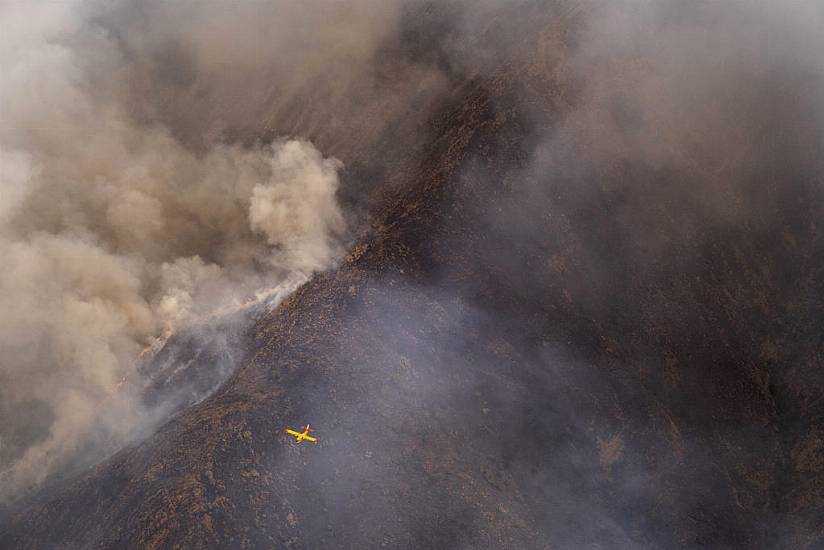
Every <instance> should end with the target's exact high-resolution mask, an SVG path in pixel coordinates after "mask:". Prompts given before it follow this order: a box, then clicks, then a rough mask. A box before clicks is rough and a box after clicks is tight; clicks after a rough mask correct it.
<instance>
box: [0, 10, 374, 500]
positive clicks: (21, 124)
mask: <svg viewBox="0 0 824 550" xmlns="http://www.w3.org/2000/svg"><path fill="white" fill-rule="evenodd" d="M369 4H372V7H373V8H377V9H375V10H374V11H373V12H369V13H371V14H372V15H371V16H370V17H371V20H370V23H369V24H370V27H371V28H381V25H379V24H378V25H376V24H374V23H375V21H374V20H375V19H376V18H380V17H384V16H385V15H386V13H388V12H387V11H386V10H382V9H380V8H379V7H377V6H376V5H375V4H374V3H372V2H361V3H358V5H359V6H360V7H364V6H367V5H369ZM332 6H333V4H332V3H330V4H329V5H327V6H326V8H327V9H326V10H321V12H322V13H326V15H329V12H330V10H332ZM367 7H368V6H367ZM356 8H357V6H356ZM336 9H337V11H340V9H339V8H336ZM262 11H267V12H268V13H267V15H268V17H266V18H263V19H265V20H266V21H269V22H272V21H274V22H276V23H277V24H276V28H271V27H269V28H264V27H262V26H261V25H260V24H259V23H256V21H257V20H258V18H260V17H261V15H262V14H261V13H260V12H262ZM308 13H310V12H308V11H307V10H296V9H295V8H294V7H293V6H292V5H291V3H290V2H274V3H271V5H267V6H263V5H259V4H258V3H248V4H243V5H235V4H230V3H223V2H216V3H191V2H180V3H173V4H158V3H152V2H134V3H119V2H116V3H113V4H104V3H102V2H95V1H83V0H74V1H65V2H48V3H34V4H29V3H28V2H16V1H12V2H5V3H2V4H0V27H1V28H3V33H2V36H0V64H2V66H3V68H4V70H3V74H2V76H0V258H2V262H3V269H2V270H0V500H4V499H13V498H16V497H18V496H20V495H22V494H25V493H26V492H27V491H28V490H30V489H32V488H34V487H36V486H37V485H38V484H40V483H42V481H43V480H44V479H46V478H47V477H48V476H50V475H53V474H55V473H57V474H59V472H60V471H61V468H63V467H64V466H65V465H66V464H67V463H68V462H70V461H72V460H77V458H76V455H77V454H78V452H79V451H80V449H78V447H79V446H80V445H82V444H83V442H84V441H88V439H89V432H90V431H101V432H103V433H97V432H96V435H95V437H96V438H97V439H99V440H103V441H106V442H107V443H108V444H110V446H109V447H108V448H116V446H117V445H118V444H122V443H123V442H125V441H127V440H128V439H129V438H130V437H133V436H134V433H135V431H136V430H137V429H138V428H140V427H141V426H143V427H145V425H146V423H147V422H148V421H147V419H148V418H151V417H152V411H147V410H144V409H143V408H142V406H141V405H139V404H138V403H139V402H140V401H139V399H138V396H137V393H136V390H135V389H134V388H132V387H131V386H130V384H129V383H128V380H129V376H130V372H133V369H134V361H135V358H136V357H137V356H138V354H139V353H140V352H141V350H143V349H144V348H146V347H147V346H151V345H153V343H156V342H158V339H162V338H163V337H165V336H168V335H169V334H170V333H171V332H172V331H174V330H178V329H180V328H181V327H186V326H188V325H190V324H191V323H192V322H195V321H197V320H199V319H203V318H206V317H208V316H210V315H214V314H216V313H219V312H220V311H223V310H225V309H227V308H230V309H231V308H232V307H236V306H237V305H238V304H241V303H243V302H245V301H248V300H249V299H251V298H254V297H255V296H258V297H260V296H266V297H270V296H275V297H282V296H283V294H284V292H285V291H288V290H290V289H293V288H294V286H296V285H297V284H299V283H300V282H302V281H304V280H305V279H306V278H307V277H309V276H310V275H311V274H312V273H313V272H316V271H318V270H322V269H324V268H326V267H329V266H330V265H332V264H333V263H334V262H335V260H336V259H337V258H338V257H339V256H340V254H341V252H342V242H341V239H342V237H343V236H344V234H345V232H346V224H345V222H344V217H343V215H342V212H341V209H340V208H339V206H338V203H337V200H336V190H337V188H338V171H339V170H340V169H341V167H342V163H341V162H340V161H338V160H336V159H334V158H326V157H324V155H323V154H322V153H321V152H319V151H318V150H317V149H316V148H315V147H314V146H313V145H312V143H310V142H309V141H305V140H300V139H276V140H274V142H271V143H266V142H261V141H257V140H259V139H260V135H262V132H263V130H264V129H265V128H263V127H264V126H266V124H267V123H269V122H270V121H268V120H266V119H265V117H264V114H265V113H266V112H267V109H268V110H272V109H274V110H275V111H277V109H278V108H279V105H282V103H283V101H282V100H283V98H289V99H294V97H295V96H296V95H297V94H299V93H301V92H302V88H301V87H302V86H303V85H304V83H305V81H306V78H307V74H296V73H295V72H294V71H293V70H292V69H294V68H296V67H302V70H303V71H304V73H306V72H307V71H308V72H310V73H312V75H317V74H320V73H322V72H323V68H324V67H325V66H327V64H328V63H329V60H328V59H326V58H325V57H324V55H327V56H331V57H332V59H334V60H336V61H340V60H342V59H343V60H346V62H347V67H349V68H353V67H357V65H358V63H359V60H361V59H367V58H368V56H369V47H368V46H369V44H370V43H371V38H370V37H364V36H362V35H359V34H357V33H354V34H352V35H351V36H350V35H346V36H343V35H340V34H338V35H334V34H333V33H331V34H330V33H326V34H324V33H318V34H317V36H318V38H308V39H307V38H303V39H301V38H300V37H299V36H298V34H296V33H297V29H303V30H301V31H300V33H303V32H304V30H305V29H306V26H307V24H308V23H313V24H315V25H316V27H317V28H319V29H322V27H323V25H328V23H326V19H325V18H324V17H315V20H313V21H304V20H303V19H301V18H306V17H308V15H307V14H308ZM336 13H337V12H336ZM341 13H343V12H341ZM363 13H365V12H363V11H361V10H359V9H353V10H352V14H351V15H346V14H345V13H344V14H343V15H341V16H340V17H342V18H343V19H344V20H346V19H347V17H351V18H352V21H356V20H357V17H359V16H361V15H363ZM273 15H276V16H277V17H273ZM296 19H300V20H301V21H300V22H301V24H300V25H297V24H295V22H296ZM310 19H312V18H311V17H310ZM182 22H185V23H186V24H185V25H184V24H181V23H182ZM344 27H345V25H344ZM350 30H351V29H350ZM301 40H302V41H303V42H304V43H306V42H311V41H313V40H314V41H321V42H322V43H321V44H320V45H318V44H314V45H313V46H312V47H307V48H305V50H306V51H308V52H310V53H302V54H301V53H294V50H295V49H298V50H300V47H301V45H302V44H301ZM170 44H172V45H173V46H170ZM158 45H159V46H158ZM303 45H305V44H303ZM333 45H334V48H333V47H332V46H333ZM287 46H288V47H287ZM290 48H291V49H292V50H291V51H290ZM169 51H173V52H176V55H178V56H180V60H178V61H175V62H174V63H171V64H170V65H169V66H168V67H167V66H166V65H165V61H164V59H165V58H163V59H161V60H160V61H158V59H159V58H162V56H163V55H166V54H167V53H168V52H169ZM301 51H303V50H301ZM332 52H334V55H333V54H332ZM159 56H160V57H159ZM338 65H340V64H338ZM164 70H168V71H172V73H171V74H170V75H169V74H165V75H164V74H161V73H163V71H164ZM159 74H160V76H158V75H159ZM353 74H357V72H356V71H355V72H354V73H353ZM167 77H168V78H167ZM330 78H332V77H331V75H330ZM181 79H183V80H186V79H188V83H187V85H186V86H184V85H178V84H177V83H178V81H180V80H181ZM273 86H275V87H276V89H273ZM255 130H257V131H258V134H259V135H255V132H254V131H255ZM232 132H239V133H243V132H246V134H244V135H239V136H237V137H238V138H239V139H234V140H233V139H231V138H232V136H231V135H230V134H232ZM124 380H125V381H126V383H125V384H124ZM101 454H102V451H101V453H98V455H94V453H92V457H91V458H92V459H99V458H102V456H101Z"/></svg>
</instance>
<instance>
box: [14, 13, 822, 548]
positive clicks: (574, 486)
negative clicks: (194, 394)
mask: <svg viewBox="0 0 824 550" xmlns="http://www.w3.org/2000/svg"><path fill="white" fill-rule="evenodd" d="M528 4H529V3H528ZM529 5H530V6H532V4H529ZM535 5H536V6H540V3H535ZM532 9H536V10H537V9H538V8H536V7H534V6H533V7H532ZM525 13H526V15H525V16H524V19H523V20H519V21H520V22H522V23H524V25H526V21H528V22H529V25H527V26H526V27H525V29H526V30H525V31H524V32H523V35H522V36H519V39H518V40H517V41H513V43H512V44H511V48H510V49H508V50H506V52H504V53H503V54H501V55H502V57H501V58H500V59H498V58H496V59H493V60H489V61H488V60H483V61H484V63H483V64H481V63H480V62H479V61H477V60H473V62H472V63H471V64H469V66H470V67H474V68H475V70H469V69H466V68H461V69H459V68H458V67H457V66H455V65H452V66H449V67H448V68H447V69H445V70H444V74H445V75H447V76H445V77H444V80H443V81H441V86H442V87H440V88H438V93H437V94H435V93H434V92H433V95H432V96H431V98H432V100H431V103H428V104H427V105H428V106H429V107H428V108H427V109H426V110H423V111H421V112H418V113H417V116H419V117H420V118H419V119H415V121H413V122H415V125H416V128H417V130H416V132H419V133H416V134H415V135H416V138H415V140H414V141H413V142H409V143H412V144H413V145H414V146H415V147H414V148H412V147H408V146H407V143H404V142H402V141H401V142H400V143H399V142H396V141H393V140H392V139H389V137H391V136H392V135H393V132H394V131H398V132H400V133H401V135H405V136H409V135H410V133H409V132H410V130H409V128H408V127H407V126H405V125H408V124H410V122H409V120H410V119H409V117H410V116H412V115H411V114H410V113H409V112H405V111H403V112H401V113H400V114H397V115H393V117H396V118H394V119H393V120H396V122H394V123H391V124H388V125H386V126H385V128H388V129H387V130H385V133H383V134H381V135H382V136H388V137H386V140H385V141H384V140H383V139H382V138H380V137H375V138H374V139H368V140H367V139H366V138H364V141H363V142H361V143H360V144H359V146H362V149H357V148H356V147H355V146H354V145H351V144H349V146H351V147H352V149H351V150H350V151H351V152H350V153H347V152H346V150H345V148H346V146H347V144H342V145H341V146H340V147H341V149H339V150H337V151H335V150H334V144H333V143H332V142H331V141H330V142H329V143H328V144H325V143H324V139H326V138H325V137H324V135H318V136H310V137H314V138H315V139H316V140H317V141H318V142H319V145H320V146H321V148H322V149H323V148H324V145H328V147H330V148H331V149H332V152H333V153H335V154H338V155H339V156H341V158H343V160H344V161H345V162H347V164H348V165H349V166H350V169H349V170H350V171H349V172H346V173H345V174H344V179H345V181H349V182H353V181H355V180H358V179H362V180H363V181H361V183H353V185H363V186H366V187H368V188H369V189H368V191H367V190H365V189H360V191H359V192H357V193H356V192H354V191H353V190H352V188H350V191H351V192H352V196H351V197H350V198H351V200H352V204H353V205H354V204H355V203H357V207H355V206H353V210H358V209H361V210H360V211H361V212H368V213H369V216H370V218H369V219H370V220H371V223H370V224H369V226H368V227H367V228H365V229H364V230H363V231H362V233H361V236H360V238H359V240H357V242H355V243H354V244H353V245H352V248H351V251H350V253H349V255H348V257H347V258H346V259H345V261H343V262H342V263H341V265H340V266H339V267H337V268H335V269H332V270H329V271H327V272H324V273H321V274H319V275H318V276H316V277H315V278H314V279H312V280H311V281H310V282H308V283H306V284H305V285H303V286H302V287H301V288H300V289H298V290H297V291H296V292H295V293H294V294H293V295H292V296H290V297H289V298H288V299H287V300H286V301H284V302H283V303H282V304H281V305H280V306H279V307H277V308H276V309H274V310H272V311H268V312H265V313H264V314H262V315H261V316H259V317H258V318H257V319H256V320H255V321H254V323H253V324H252V325H251V327H250V328H249V332H248V334H246V335H244V337H243V339H241V340H239V341H243V342H245V344H244V346H247V347H246V348H245V349H243V350H242V353H241V355H242V357H243V359H242V360H241V361H240V363H239V364H240V366H239V367H238V369H237V370H236V371H235V372H234V374H233V375H232V376H231V377H230V378H229V379H228V381H226V382H225V383H224V384H223V385H222V386H221V387H220V388H219V389H218V390H217V391H216V392H215V393H214V394H213V395H211V396H210V397H208V398H207V399H205V400H203V401H202V402H200V403H198V404H196V405H193V406H191V407H189V408H187V409H185V410H183V411H182V412H181V413H180V414H179V415H178V416H176V417H175V418H173V419H172V420H171V421H170V422H169V423H168V424H166V425H165V426H163V427H162V428H161V429H160V430H159V431H158V432H157V433H155V434H154V435H152V436H151V437H149V438H148V439H146V440H145V441H142V442H140V443H138V444H135V445H133V446H131V447H129V448H127V449H124V450H123V451H121V452H119V453H118V454H117V455H115V456H114V457H112V458H111V459H109V460H107V461H105V462H103V463H101V464H99V465H97V466H96V467H95V468H93V469H92V470H91V471H88V472H86V473H84V474H82V475H80V476H79V477H77V478H75V479H71V480H68V481H66V482H64V483H62V484H61V485H59V486H55V487H51V488H49V489H48V490H47V491H45V492H43V493H41V494H40V495H38V496H36V497H35V498H34V499H33V501H32V502H31V503H29V505H28V507H27V509H25V510H22V511H20V512H18V513H16V514H14V515H13V517H12V518H11V519H10V520H9V522H8V526H7V527H6V528H5V529H0V547H3V548H6V547H8V548H44V547H54V548H75V547H76V548H86V547H90V548H130V547H140V548H202V547H215V548H218V547H222V548H232V547H251V548H272V547H275V548H281V547H284V548H319V549H321V548H377V547H388V548H410V549H412V548H512V549H518V548H772V547H776V548H816V547H819V546H820V545H824V522H823V520H822V518H823V517H824V515H822V513H821V512H822V500H821V496H822V491H824V469H822V464H824V462H822V457H824V454H822V453H824V439H822V434H823V433H824V427H822V425H821V418H822V417H824V416H822V415H823V414H824V410H822V406H824V405H822V404H824V400H823V399H822V396H824V394H823V393H822V383H821V375H820V370H821V368H822V365H821V360H822V353H821V350H822V349H824V347H823V346H824V341H822V336H821V330H820V327H821V310H822V305H824V304H822V296H824V288H822V284H824V283H822V281H824V277H822V273H821V269H822V266H823V265H824V264H822V262H821V257H822V236H824V235H823V234H822V229H821V227H820V220H821V219H822V214H824V200H823V196H822V194H821V190H820V183H821V175H822V174H824V167H823V166H822V160H821V158H819V152H820V151H821V150H822V146H824V139H822V137H824V136H822V134H821V130H820V125H819V124H818V120H817V119H815V117H814V116H813V113H814V112H815V111H814V106H815V98H817V97H820V95H819V94H820V93H821V91H822V88H821V83H820V81H814V82H813V81H812V80H809V79H805V78H801V77H798V78H794V76H795V74H796V73H794V72H793V67H789V66H782V70H784V71H785V72H784V73H781V72H778V73H777V74H776V73H775V72H773V73H770V74H766V73H763V72H760V71H754V70H750V67H749V66H744V68H742V69H741V70H740V71H739V72H733V74H731V75H730V74H729V73H730V71H729V67H728V66H723V67H722V65H723V63H720V62H719V64H718V65H716V64H715V60H713V59H711V57H710V56H707V55H705V53H706V51H705V50H704V49H703V46H701V47H699V46H696V48H695V49H694V50H690V49H689V48H687V50H688V51H687V52H686V53H683V52H681V51H679V54H678V56H680V55H683V56H684V57H683V58H679V59H681V61H683V65H682V66H683V67H685V69H684V70H685V71H686V72H687V73H688V74H686V75H684V74H682V72H681V71H680V70H676V71H674V72H673V71H672V70H671V69H670V68H669V67H668V66H663V67H662V65H661V64H659V63H658V61H660V60H658V59H657V58H656V56H654V55H652V56H651V55H645V54H639V53H638V52H637V51H635V50H632V49H631V48H628V49H625V50H616V51H614V52H612V51H610V52H607V53H605V54H599V55H597V56H587V55H583V54H582V53H581V50H586V47H585V46H582V45H581V43H582V41H583V40H584V38H585V37H587V36H589V35H588V34H586V33H584V32H583V31H581V29H580V28H579V26H580V25H582V24H583V23H582V19H581V18H582V17H583V16H582V14H581V13H580V12H579V11H577V10H576V9H565V10H559V11H556V12H552V13H548V12H547V14H545V15H544V16H543V17H537V16H533V14H531V12H525ZM536 13H543V12H540V10H539V11H538V12H536ZM424 14H429V16H430V17H431V16H432V13H431V12H428V11H424ZM436 14H437V15H442V12H436ZM692 16H694V14H688V15H686V16H684V17H685V18H686V19H689V18H690V17H692ZM420 17H424V16H420ZM423 20H424V21H429V22H431V20H430V19H426V18H425V17H424V19H423ZM698 21H699V22H704V20H703V19H701V18H699V19H698ZM679 23H683V22H681V21H679ZM648 24H649V25H650V27H651V28H652V29H657V28H658V27H657V26H656V25H658V24H662V23H661V22H660V21H659V20H655V21H654V22H652V23H649V22H648ZM764 25H767V28H770V27H769V24H768V23H764ZM502 26H503V27H504V28H503V29H497V28H494V27H484V31H483V32H484V33H487V34H483V33H481V35H480V36H482V37H483V36H495V33H496V32H510V30H511V29H508V28H507V24H506V23H502ZM413 27H414V26H413ZM722 27H723V26H722ZM425 28H431V25H429V24H427V25H425ZM648 31H649V29H647V28H646V27H641V28H640V30H639V31H638V32H639V33H640V34H641V35H643V34H644V32H648ZM579 32H580V33H581V34H579ZM649 32H652V31H649ZM448 34H449V33H448V32H445V33H444V34H439V35H438V36H440V37H441V38H443V36H444V35H448ZM652 34H655V33H652ZM410 37H412V38H410ZM582 37H583V38H582ZM406 39H407V40H413V41H416V40H424V38H421V37H420V35H418V34H415V33H414V32H413V33H412V34H410V35H407V38H406ZM447 42H448V41H447ZM416 43H417V42H416ZM443 43H445V42H438V43H435V42H433V44H432V45H431V49H426V48H424V50H426V51H428V52H429V54H428V55H430V56H432V57H429V58H426V56H424V58H426V62H427V63H430V62H433V63H435V64H437V63H442V60H440V59H438V58H437V55H435V54H436V53H437V52H438V51H439V48H440V47H441V46H442V45H443ZM451 47H455V46H454V44H453V45H452V46H451ZM405 48H406V49H405V50H404V51H406V52H407V54H408V55H412V54H411V53H409V51H410V49H409V46H408V44H407V45H406V46H405ZM412 50H413V53H414V49H412ZM416 55H417V54H416ZM420 55H423V54H420ZM678 56H676V57H678ZM573 59H574V60H575V61H574V62H573ZM433 60H434V61H433ZM502 60H503V61H502ZM487 61H488V64H487ZM480 66H483V67H484V70H483V71H480V70H477V67H480ZM773 68H774V67H773ZM687 69H690V70H692V71H693V72H690V71H689V70H687ZM707 74H709V75H711V76H712V78H709V77H707V79H706V85H705V86H701V87H697V88H693V87H691V84H690V83H694V82H695V81H694V80H692V79H693V78H699V77H705V76H706V75H707ZM782 77H783V78H782ZM731 82H732V83H731ZM670 86H677V87H678V90H682V91H683V90H685V91H684V93H683V94H681V93H680V92H679V93H675V92H672V89H671V88H670ZM638 98H641V99H638ZM283 116H284V115H283V114H280V115H279V117H280V118H282V117H283ZM376 116H378V115H376ZM381 116H382V115H381ZM280 118H278V119H280ZM390 118H391V117H390ZM381 120H382V124H383V122H385V121H384V120H383V119H381ZM292 122H294V124H295V125H296V127H299V126H300V124H301V122H300V121H291V120H287V123H289V124H291V123H292ZM382 127H383V126H382ZM393 129H394V130H393ZM310 133H311V132H310ZM330 139H331V138H330ZM355 149H357V150H355ZM407 151H409V152H410V155H409V156H406V152H407ZM639 151H640V152H639ZM411 153H414V154H411ZM347 155H349V156H347ZM396 164H397V165H398V166H401V167H402V168H399V169H398V171H397V172H394V173H393V174H392V176H391V178H389V179H391V180H392V182H391V185H389V184H387V185H386V186H385V187H384V186H381V185H380V184H381V182H382V181H383V180H382V179H381V171H382V170H386V171H390V172H391V171H392V170H393V166H394V165H396ZM378 167H379V168H378ZM347 178H351V179H347ZM370 178H372V180H373V181H372V182H371V183H370V181H369V180H370ZM375 182H377V183H375ZM370 185H373V186H374V187H370ZM361 191H362V193H361ZM346 193H347V190H346V189H344V190H343V191H342V194H343V195H344V198H345V196H346ZM307 422H308V423H311V424H312V426H314V427H315V428H316V434H317V436H318V437H319V443H318V444H317V445H308V444H302V445H295V444H294V442H293V441H291V440H290V439H289V438H288V437H287V436H286V435H285V434H283V432H282V430H283V428H284V426H287V425H288V426H298V425H301V424H304V423H307Z"/></svg>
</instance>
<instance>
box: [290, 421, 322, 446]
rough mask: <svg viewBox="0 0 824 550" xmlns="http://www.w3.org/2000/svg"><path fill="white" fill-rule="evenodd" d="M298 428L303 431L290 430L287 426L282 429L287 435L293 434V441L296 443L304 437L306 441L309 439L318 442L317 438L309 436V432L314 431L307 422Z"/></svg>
mask: <svg viewBox="0 0 824 550" xmlns="http://www.w3.org/2000/svg"><path fill="white" fill-rule="evenodd" d="M300 429H301V430H303V433H300V432H296V431H295V430H290V429H289V428H286V429H284V430H283V431H284V432H286V433H288V434H289V435H293V436H295V442H297V443H300V442H301V441H303V440H304V439H305V440H306V441H311V442H312V443H317V442H318V438H316V437H311V436H310V435H309V432H314V431H315V430H313V429H312V428H310V427H309V424H307V425H306V426H301V427H300Z"/></svg>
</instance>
